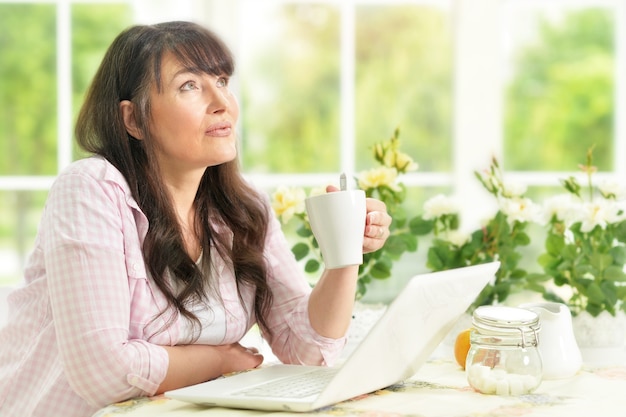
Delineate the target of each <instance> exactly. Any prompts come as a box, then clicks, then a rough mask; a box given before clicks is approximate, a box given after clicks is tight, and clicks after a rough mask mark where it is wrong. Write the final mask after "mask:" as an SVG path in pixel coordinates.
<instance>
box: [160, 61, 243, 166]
mask: <svg viewBox="0 0 626 417" xmlns="http://www.w3.org/2000/svg"><path fill="white" fill-rule="evenodd" d="M228 82H229V78H228V76H227V75H223V76H214V75H209V74H206V73H202V72H198V73H196V72H190V71H189V70H188V69H186V68H185V67H183V66H182V65H181V64H180V63H179V62H178V61H177V60H176V58H175V57H174V55H172V54H165V55H164V56H163V61H162V63H161V87H162V89H161V91H160V92H159V91H158V90H157V87H156V85H155V86H153V87H152V90H151V92H150V102H151V107H152V109H151V118H150V127H149V129H150V132H151V135H152V137H153V139H154V141H155V152H156V155H157V158H158V161H159V166H160V168H161V169H162V170H163V174H164V175H166V176H179V175H181V174H183V175H184V173H185V172H186V171H194V170H198V171H201V172H204V169H205V168H206V167H208V166H214V165H219V164H222V163H224V162H228V161H231V160H233V159H235V158H236V156H237V149H236V137H235V126H236V123H237V118H238V117H239V105H238V103H237V99H236V98H235V96H234V95H233V94H232V93H231V91H230V89H229V87H228Z"/></svg>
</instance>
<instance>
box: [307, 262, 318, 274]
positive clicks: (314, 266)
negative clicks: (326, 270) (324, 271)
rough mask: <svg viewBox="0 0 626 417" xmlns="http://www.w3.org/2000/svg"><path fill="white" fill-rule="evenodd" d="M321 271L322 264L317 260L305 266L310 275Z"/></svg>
mask: <svg viewBox="0 0 626 417" xmlns="http://www.w3.org/2000/svg"><path fill="white" fill-rule="evenodd" d="M319 269H320V263H319V261H318V260H317V259H309V260H308V261H307V263H306V265H304V270H305V271H306V272H307V273H309V274H311V273H314V272H317V271H318V270H319Z"/></svg>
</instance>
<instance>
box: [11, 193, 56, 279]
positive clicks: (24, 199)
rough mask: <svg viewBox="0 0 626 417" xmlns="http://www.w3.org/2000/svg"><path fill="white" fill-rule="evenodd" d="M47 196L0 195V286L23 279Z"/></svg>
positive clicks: (28, 194)
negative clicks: (24, 268) (23, 271)
mask: <svg viewBox="0 0 626 417" xmlns="http://www.w3.org/2000/svg"><path fill="white" fill-rule="evenodd" d="M46 195H47V192H46V191H18V192H15V191H0V285H5V284H13V283H16V282H17V281H19V280H20V279H21V277H22V270H23V267H24V261H25V259H26V256H27V255H28V254H29V253H30V252H31V250H32V247H33V244H34V241H35V234H36V233H37V225H38V224H39V218H40V216H41V211H42V207H43V205H44V200H45V198H46Z"/></svg>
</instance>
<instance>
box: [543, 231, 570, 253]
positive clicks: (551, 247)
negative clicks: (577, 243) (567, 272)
mask: <svg viewBox="0 0 626 417" xmlns="http://www.w3.org/2000/svg"><path fill="white" fill-rule="evenodd" d="M564 247H565V238H564V237H563V236H560V235H555V234H553V233H550V234H549V235H548V237H547V238H546V251H547V252H548V253H549V254H550V255H553V256H558V255H559V254H560V253H561V251H562V250H563V248H564Z"/></svg>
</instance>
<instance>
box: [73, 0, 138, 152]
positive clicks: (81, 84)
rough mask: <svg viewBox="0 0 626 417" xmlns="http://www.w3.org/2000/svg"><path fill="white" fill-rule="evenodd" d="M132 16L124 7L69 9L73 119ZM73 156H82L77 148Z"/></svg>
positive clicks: (78, 7) (87, 6) (114, 5)
mask: <svg viewBox="0 0 626 417" xmlns="http://www.w3.org/2000/svg"><path fill="white" fill-rule="evenodd" d="M131 16H132V15H131V10H130V7H129V6H128V5H125V4H76V5H73V6H72V90H73V91H72V95H73V100H72V103H73V113H74V116H75V117H76V116H77V115H78V111H79V110H80V107H81V105H82V103H83V100H84V95H85V92H86V90H87V88H88V87H89V84H90V83H91V80H92V78H93V76H94V74H95V72H96V70H97V69H98V66H99V65H100V61H102V58H103V56H104V53H105V51H106V49H107V48H108V47H109V45H110V44H111V42H113V39H114V38H115V37H116V36H117V35H118V34H119V33H120V32H121V31H122V30H123V29H124V28H126V27H127V26H129V25H130V24H131V23H132V20H131ZM74 144H75V142H74ZM74 156H75V159H77V158H79V157H81V156H83V155H82V151H80V150H79V149H78V148H77V146H76V145H75V148H74Z"/></svg>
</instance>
